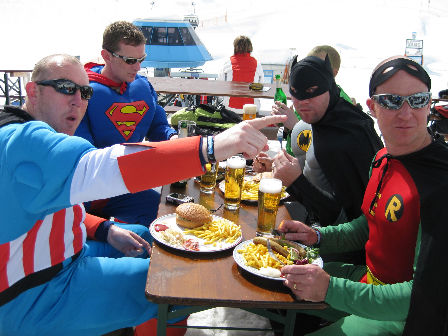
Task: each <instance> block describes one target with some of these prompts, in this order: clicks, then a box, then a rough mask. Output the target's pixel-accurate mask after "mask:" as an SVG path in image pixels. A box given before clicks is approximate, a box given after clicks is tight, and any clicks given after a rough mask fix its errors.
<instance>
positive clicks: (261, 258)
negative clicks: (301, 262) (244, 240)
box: [237, 243, 293, 270]
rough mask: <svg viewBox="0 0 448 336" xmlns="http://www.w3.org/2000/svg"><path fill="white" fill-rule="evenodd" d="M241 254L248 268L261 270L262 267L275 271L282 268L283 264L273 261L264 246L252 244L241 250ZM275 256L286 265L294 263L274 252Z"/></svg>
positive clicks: (239, 251)
mask: <svg viewBox="0 0 448 336" xmlns="http://www.w3.org/2000/svg"><path fill="white" fill-rule="evenodd" d="M237 252H238V253H240V254H241V255H242V256H243V258H244V260H245V264H246V265H247V266H250V267H253V268H256V269H257V270H259V269H260V268H262V267H272V268H275V269H280V268H282V266H283V265H282V264H280V263H279V262H278V261H277V260H275V259H273V258H272V257H271V256H270V255H269V253H268V249H267V247H266V246H265V245H263V244H254V243H250V244H247V245H246V246H245V248H242V249H239V250H238V251H237ZM274 254H275V256H276V257H277V258H278V259H280V260H281V261H283V262H284V263H285V264H288V265H292V264H293V262H292V261H289V260H288V259H286V258H285V257H284V256H282V255H281V254H279V253H277V252H275V251H274Z"/></svg>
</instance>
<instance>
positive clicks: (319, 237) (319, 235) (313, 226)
mask: <svg viewBox="0 0 448 336" xmlns="http://www.w3.org/2000/svg"><path fill="white" fill-rule="evenodd" d="M311 228H312V229H313V230H314V232H316V236H317V241H316V243H314V244H313V246H316V247H319V246H320V243H321V242H322V233H321V232H320V226H319V225H317V224H313V225H311Z"/></svg>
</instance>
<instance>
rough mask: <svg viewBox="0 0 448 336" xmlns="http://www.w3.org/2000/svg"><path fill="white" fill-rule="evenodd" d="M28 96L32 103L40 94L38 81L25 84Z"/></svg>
mask: <svg viewBox="0 0 448 336" xmlns="http://www.w3.org/2000/svg"><path fill="white" fill-rule="evenodd" d="M25 90H26V97H27V99H28V100H29V101H30V102H31V103H33V104H34V103H35V102H36V99H37V95H38V90H39V89H38V87H37V84H36V82H28V83H26V86H25Z"/></svg>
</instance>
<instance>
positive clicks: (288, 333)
mask: <svg viewBox="0 0 448 336" xmlns="http://www.w3.org/2000/svg"><path fill="white" fill-rule="evenodd" d="M296 312H297V311H295V310H293V309H288V310H286V320H285V329H284V330H283V336H293V335H294V327H295V324H296Z"/></svg>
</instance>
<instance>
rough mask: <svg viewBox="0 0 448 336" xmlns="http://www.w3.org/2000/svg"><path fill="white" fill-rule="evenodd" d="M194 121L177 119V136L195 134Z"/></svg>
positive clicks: (184, 136)
mask: <svg viewBox="0 0 448 336" xmlns="http://www.w3.org/2000/svg"><path fill="white" fill-rule="evenodd" d="M195 131H196V123H195V122H194V121H191V120H179V122H178V123H177V133H178V134H179V135H178V136H179V138H186V137H190V136H193V135H195Z"/></svg>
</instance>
